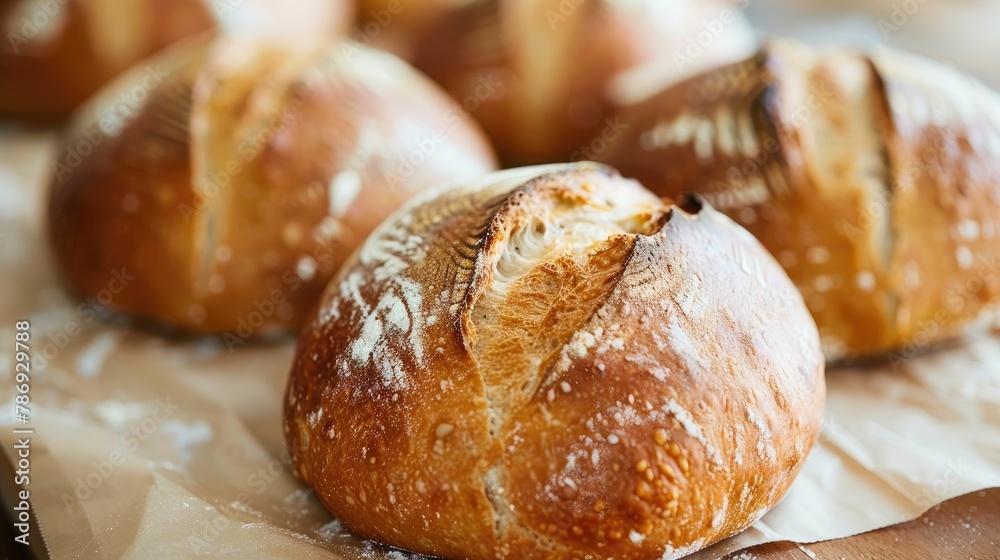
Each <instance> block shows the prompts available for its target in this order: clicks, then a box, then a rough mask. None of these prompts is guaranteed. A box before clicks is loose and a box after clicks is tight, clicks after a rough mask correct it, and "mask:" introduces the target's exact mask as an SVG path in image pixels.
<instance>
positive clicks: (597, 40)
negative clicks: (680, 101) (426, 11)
mask: <svg viewBox="0 0 1000 560" xmlns="http://www.w3.org/2000/svg"><path fill="white" fill-rule="evenodd" d="M405 4H407V3H405V2H404V5H405ZM754 47H755V38H754V34H753V32H752V30H751V29H750V27H749V26H748V24H747V23H746V21H745V20H744V19H743V16H742V13H741V9H740V5H738V4H730V3H728V2H718V1H714V0H712V1H699V2H695V1H689V0H636V1H631V2H615V1H610V0H577V1H574V2H566V1H562V0H493V1H482V2H467V3H461V4H460V5H456V6H455V7H454V8H453V9H451V10H448V11H444V12H442V13H441V14H440V15H438V16H437V17H436V18H435V19H433V20H432V21H430V22H429V23H428V24H427V25H426V26H425V27H424V28H423V30H422V33H421V34H420V35H419V36H418V37H417V39H416V44H415V46H414V48H413V53H412V57H413V58H412V60H413V63H414V65H415V66H416V67H417V68H419V69H421V70H423V71H424V72H426V73H427V74H428V75H429V76H430V77H431V78H433V79H434V80H436V81H437V82H438V83H440V84H441V85H443V86H444V88H445V89H447V90H448V91H449V92H450V93H451V94H452V95H453V96H454V97H455V99H457V100H458V101H459V102H460V103H462V104H463V106H464V107H465V108H466V109H467V110H468V111H469V112H470V113H472V114H473V115H474V116H475V117H476V119H478V120H479V122H480V123H482V125H483V127H484V128H485V129H486V132H487V133H488V134H489V136H490V138H491V140H492V141H493V143H494V145H495V146H496V148H497V152H498V153H499V155H500V158H501V161H502V162H503V163H504V165H505V166H508V167H510V166H517V165H525V164H533V163H551V162H558V161H568V160H570V159H571V158H572V157H573V155H574V153H575V152H578V151H580V150H581V148H584V147H585V143H586V142H588V141H589V136H590V135H591V134H593V133H594V132H595V131H597V130H600V129H601V128H602V127H608V126H613V123H609V122H608V120H607V119H608V118H609V117H610V116H611V110H612V107H613V102H612V99H611V97H610V96H609V92H608V89H609V87H610V86H611V83H612V80H613V78H615V77H617V76H619V75H620V74H622V73H624V72H627V71H638V70H639V69H646V71H645V72H642V73H641V78H639V79H638V80H639V81H643V82H649V83H652V82H655V83H662V82H663V81H664V80H670V79H672V78H676V77H677V76H679V75H682V74H684V73H686V72H691V71H693V69H695V68H703V69H704V68H710V67H712V66H714V65H717V64H721V63H723V62H730V61H734V60H738V59H740V58H743V57H745V56H746V55H748V54H750V53H751V52H752V50H753V48H754ZM578 159H583V158H582V157H578Z"/></svg>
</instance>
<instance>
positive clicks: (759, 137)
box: [599, 41, 1000, 358]
mask: <svg viewBox="0 0 1000 560" xmlns="http://www.w3.org/2000/svg"><path fill="white" fill-rule="evenodd" d="M623 120H624V121H625V122H626V123H627V124H628V125H629V128H628V129H627V130H626V132H625V134H624V136H623V138H622V139H621V141H619V142H618V143H617V144H615V145H614V146H613V147H612V149H610V150H609V151H608V152H607V153H605V154H602V155H601V156H600V157H599V159H600V160H601V161H603V162H606V163H608V164H610V165H613V166H615V167H617V168H618V169H619V170H620V171H621V172H622V173H623V174H624V175H625V176H628V177H635V178H638V179H639V180H640V181H642V182H643V184H645V185H646V186H647V187H649V188H650V189H652V190H653V191H655V192H657V193H659V194H661V195H665V196H676V195H677V194H679V193H681V192H686V191H694V192H698V193H702V194H703V195H704V196H705V197H706V198H707V199H708V200H709V201H710V202H711V203H712V204H713V205H714V206H715V207H717V208H719V209H720V210H722V211H724V212H726V213H727V214H729V215H730V216H732V217H733V218H734V219H735V220H737V221H738V222H739V223H741V224H742V225H743V226H745V227H746V228H747V229H748V230H750V231H751V232H752V233H753V234H754V235H755V236H757V238H758V239H760V240H761V242H762V243H763V244H764V246H765V247H767V248H768V249H769V250H770V251H771V252H772V253H773V254H774V255H775V256H776V257H777V258H778V260H779V262H781V263H782V265H784V267H785V269H786V270H787V271H788V273H789V275H790V276H791V278H792V280H793V281H795V283H796V285H797V286H798V288H799V289H800V290H801V291H802V294H803V296H804V297H805V301H806V303H807V304H808V305H809V308H810V310H811V311H812V314H813V316H814V317H815V319H816V322H817V324H818V325H819V328H820V333H821V336H822V338H823V342H824V347H825V349H826V352H827V354H828V356H830V357H832V358H836V357H845V356H865V355H870V354H874V353H879V352H884V351H887V350H891V349H894V348H898V347H901V346H903V345H904V344H917V345H918V346H919V347H927V346H929V345H932V344H934V343H936V342H939V341H942V340H946V339H948V338H950V337H953V336H955V335H957V334H959V333H961V332H963V331H964V330H966V329H968V328H972V327H975V326H976V325H977V324H980V323H983V322H992V321H993V319H994V314H995V309H996V304H997V303H998V300H1000V279H998V277H997V275H996V274H995V268H996V266H997V265H996V259H997V258H998V257H1000V219H998V216H1000V191H998V190H997V188H996V185H997V184H998V183H1000V96H998V94H997V93H996V92H994V91H992V90H989V89H988V88H987V87H985V86H983V85H982V84H981V83H979V82H977V81H976V80H974V79H971V78H969V77H967V76H965V75H963V74H962V73H960V72H958V71H956V70H954V69H952V68H949V67H947V66H944V65H942V64H939V63H935V62H932V61H929V60H926V59H923V58H921V57H917V56H914V55H908V54H905V53H902V52H898V51H893V50H889V49H880V50H877V51H875V52H874V53H873V54H871V55H865V54H861V53H860V52H855V51H852V50H845V49H826V50H816V49H813V48H811V47H807V46H804V45H801V44H798V43H793V42H778V41H773V42H769V43H767V44H766V45H765V46H764V47H763V49H762V50H761V51H760V52H759V53H758V54H757V55H756V56H754V57H752V58H749V59H747V60H745V61H743V62H739V63H735V64H731V65H729V66H726V67H722V68H719V69H717V70H713V71H709V72H707V73H704V74H702V75H699V76H697V77H694V78H691V79H690V80H688V81H686V82H684V83H682V84H679V85H677V86H675V87H673V88H670V89H667V90H666V91H663V92H661V93H659V94H656V95H654V96H652V97H649V98H648V99H645V100H642V101H639V102H637V103H636V104H635V105H633V106H632V107H629V108H628V109H627V110H626V113H625V115H624V116H623Z"/></svg>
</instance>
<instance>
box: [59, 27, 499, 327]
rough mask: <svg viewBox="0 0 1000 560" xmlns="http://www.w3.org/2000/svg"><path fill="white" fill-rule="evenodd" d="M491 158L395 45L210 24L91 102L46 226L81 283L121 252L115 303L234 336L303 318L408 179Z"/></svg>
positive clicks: (73, 136)
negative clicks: (218, 34)
mask: <svg viewBox="0 0 1000 560" xmlns="http://www.w3.org/2000/svg"><path fill="white" fill-rule="evenodd" d="M147 88H148V89H147ZM494 168H495V163H494V157H493V154H492V151H491V148H490V147H489V145H488V143H487V141H486V140H485V137H484V136H483V135H482V133H481V132H480V131H479V129H478V128H477V127H476V126H475V124H474V123H473V121H472V119H470V118H469V117H468V116H467V115H465V114H464V113H463V112H462V111H461V109H460V108H458V107H457V106H456V105H454V103H452V102H451V100H450V99H448V97H447V95H446V94H445V93H444V92H442V91H441V90H440V89H439V88H437V86H435V85H434V84H433V83H431V82H430V80H427V79H426V78H425V77H424V76H421V75H420V74H418V73H417V72H416V71H414V70H413V69H412V68H410V67H409V66H408V65H407V64H406V63H404V62H402V61H400V60H398V59H396V58H395V57H392V56H391V55H388V54H385V53H381V52H379V51H376V50H374V49H358V48H357V47H356V45H353V44H352V43H336V44H329V43H326V42H323V43H319V44H312V43H308V44H297V43H287V42H286V43H284V44H282V45H280V46H279V45H277V44H273V43H270V42H265V41H260V40H243V39H231V38H230V39H220V40H218V41H215V42H214V43H213V42H211V41H209V40H207V39H199V40H196V41H193V42H192V43H190V44H186V45H184V46H179V47H177V48H176V49H173V50H171V51H170V52H169V53H167V54H166V55H164V56H163V57H161V58H159V59H157V60H154V61H151V62H148V63H147V64H144V65H143V66H140V67H137V68H136V69H135V70H134V71H133V72H132V73H131V74H129V75H127V76H125V77H123V78H122V79H121V80H120V81H119V82H118V83H116V84H115V85H114V86H112V87H111V88H109V89H108V90H107V91H105V92H104V93H103V94H102V95H101V97H99V98H98V99H96V100H95V101H94V102H93V103H92V105H91V106H90V107H89V108H87V109H86V110H84V111H83V113H82V114H81V116H80V118H79V119H78V121H77V122H76V123H75V125H74V127H73V130H72V131H71V133H70V134H69V136H68V140H67V141H66V143H65V145H64V147H63V148H62V149H61V150H60V151H59V152H58V154H57V161H56V162H55V163H54V164H53V172H54V177H53V182H52V194H51V203H50V220H49V229H50V232H51V238H52V245H53V247H54V251H55V256H56V261H57V263H58V265H59V267H60V268H61V271H62V274H63V277H64V278H65V279H66V281H67V283H68V284H69V286H70V287H71V288H72V289H73V290H74V291H76V292H77V293H79V294H81V295H83V296H90V295H93V294H95V293H97V292H99V291H100V290H102V289H105V288H106V287H107V284H108V282H109V280H110V278H111V277H110V275H111V274H112V273H113V271H117V270H122V269H124V270H127V271H129V274H130V275H133V276H134V277H135V279H134V280H132V281H131V283H130V284H129V285H128V286H127V288H126V289H124V290H123V291H122V292H121V293H120V294H117V295H116V296H115V297H114V300H113V302H112V304H111V305H112V307H114V308H117V309H119V310H122V311H125V312H128V313H133V314H136V315H140V316H143V317H147V318H152V319H154V320H157V321H160V322H164V323H168V324H173V325H177V326H180V327H183V328H186V329H189V330H191V331H195V332H204V333H228V336H227V339H228V341H230V342H232V341H237V342H238V341H242V340H244V339H246V338H248V337H249V336H252V335H254V334H264V333H267V332H272V331H281V330H284V329H286V328H288V327H297V326H298V325H300V324H301V323H302V322H303V320H304V318H305V317H306V316H307V313H308V311H309V309H310V307H311V306H312V305H313V304H314V303H315V300H316V298H317V296H318V295H319V293H320V292H321V291H322V288H323V286H325V285H326V282H327V281H328V280H329V279H330V277H331V276H332V275H333V273H334V271H335V270H336V269H337V267H338V266H339V265H340V263H341V262H342V261H343V260H344V259H345V258H346V257H347V256H348V255H349V254H350V253H351V251H352V250H353V249H354V248H355V247H356V246H357V245H358V244H360V243H361V241H363V240H364V238H365V237H366V236H367V235H368V233H369V232H370V231H371V230H372V229H373V228H374V227H375V226H376V225H377V224H378V223H379V222H380V221H382V219H383V218H384V217H385V216H387V215H389V214H390V213H391V212H392V211H393V210H395V209H396V208H397V207H398V206H399V205H400V204H401V203H402V202H403V201H405V200H406V199H408V198H410V197H411V196H412V195H413V194H415V193H417V192H420V191H422V190H423V189H426V188H428V187H430V186H432V185H435V184H437V183H440V182H442V181H445V180H450V179H456V178H459V179H461V178H472V177H478V176H480V175H482V174H484V173H487V172H489V171H491V170H492V169H494ZM234 337H235V338H234Z"/></svg>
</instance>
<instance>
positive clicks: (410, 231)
mask: <svg viewBox="0 0 1000 560" xmlns="http://www.w3.org/2000/svg"><path fill="white" fill-rule="evenodd" d="M317 313H318V314H317V316H316V317H315V318H314V320H313V321H311V323H310V324H309V325H308V326H307V328H306V329H305V330H304V331H303V333H302V334H301V335H300V339H299V345H298V349H297V352H296V358H295V362H294V364H293V366H292V373H291V379H290V381H289V385H288V390H287V397H286V403H285V438H286V441H287V444H288V447H289V449H290V451H291V457H292V462H293V465H294V467H295V470H296V472H297V474H298V475H299V476H300V477H301V478H302V479H303V480H304V481H305V482H306V483H308V484H309V485H310V486H312V487H313V488H314V489H315V491H316V493H317V495H318V496H319V497H320V499H321V500H322V501H323V502H324V503H325V504H326V505H327V507H328V508H329V509H330V511H331V512H333V514H334V515H335V516H336V517H337V518H338V519H340V520H342V521H344V522H345V523H346V524H347V525H348V526H349V527H350V528H351V529H353V530H354V531H356V532H358V533H359V534H361V535H364V536H367V537H370V538H374V539H378V540H381V541H383V542H386V543H389V544H392V545H395V546H399V547H403V548H406V549H409V550H413V551H417V552H421V553H427V554H434V555H439V556H444V557H446V558H472V559H494V558H510V559H523V558H565V559H570V558H610V557H614V558H623V559H627V558H676V557H678V556H681V555H683V554H685V553H688V552H691V551H694V550H696V549H699V548H702V547H704V546H707V545H709V544H710V543H712V542H714V541H717V540H719V539H721V538H724V537H726V536H728V535H732V534H734V533H736V532H737V531H740V530H742V529H744V528H746V527H747V526H748V525H750V524H751V523H753V522H754V521H755V520H757V519H758V518H759V517H760V516H761V515H763V514H764V512H766V511H767V510H768V508H770V507H771V506H773V505H774V504H775V503H777V501H778V500H779V499H781V496H782V495H783V494H784V493H785V491H786V490H787V489H788V487H789V485H790V484H791V482H792V479H793V478H794V477H795V474H796V473H797V472H798V470H799V468H800V467H801V465H802V462H803V461H804V459H805V457H806V454H807V453H808V451H809V448H810V446H811V445H812V444H813V442H814V441H815V439H816V436H817V431H818V429H819V425H820V417H821V412H822V408H823V399H824V394H825V390H824V382H823V357H822V354H821V352H820V346H819V338H818V335H817V333H816V328H815V325H814V323H813V322H812V319H811V318H810V317H809V314H808V311H807V310H806V308H805V306H804V305H803V303H802V300H801V297H800V295H799V294H798V292H796V290H795V288H794V286H793V285H792V283H791V282H790V281H789V280H788V277H787V276H786V275H785V274H784V272H783V271H782V270H781V268H780V267H779V266H778V265H777V263H775V262H774V260H773V259H772V258H771V256H770V255H768V254H767V252H766V251H765V250H764V249H763V248H762V247H761V246H760V245H759V244H758V242H757V241H756V240H754V239H753V237H751V236H750V235H749V234H747V233H746V232H745V231H744V230H742V229H741V228H739V227H737V226H736V225H734V224H733V223H732V222H731V221H730V220H729V219H728V218H726V217H725V216H723V215H722V214H719V213H717V212H716V211H714V210H712V209H711V208H710V207H708V206H704V207H702V206H700V205H699V204H698V203H697V202H696V201H692V202H691V203H690V204H686V205H684V206H683V207H680V206H676V205H672V204H665V203H663V202H661V201H659V200H658V199H657V198H656V197H655V196H653V195H652V194H651V193H649V192H648V191H646V190H645V189H643V188H642V187H641V186H639V185H638V184H637V183H635V182H633V181H630V180H625V179H622V178H621V177H620V176H618V175H617V173H615V172H613V171H612V170H611V169H610V168H604V167H599V166H595V165H594V164H589V163H584V164H573V165H564V166H550V167H546V168H524V169H516V170H510V171H505V172H501V173H499V174H494V175H491V176H488V177H487V178H486V179H484V180H480V181H477V182H473V183H467V184H465V185H463V186H457V187H455V188H454V189H452V190H447V191H444V192H440V193H428V194H425V195H422V196H421V198H420V199H419V200H417V201H414V202H412V203H410V204H408V205H407V206H406V207H405V209H403V210H401V211H400V212H398V213H397V214H395V215H394V216H393V217H391V218H390V219H388V220H387V221H386V222H384V223H383V224H382V225H381V226H379V228H378V229H377V230H376V231H375V232H374V233H373V234H372V235H371V236H370V237H369V238H368V240H367V241H366V242H365V244H364V246H363V247H362V249H361V250H360V251H359V253H358V254H356V256H355V257H354V258H353V259H352V261H351V263H350V265H346V266H345V267H344V268H343V269H342V270H341V272H340V273H339V275H338V276H337V278H336V279H335V280H334V281H333V282H331V284H330V286H329V287H328V288H327V291H326V292H325V294H324V297H323V300H322V303H321V304H320V306H319V309H318V312H317Z"/></svg>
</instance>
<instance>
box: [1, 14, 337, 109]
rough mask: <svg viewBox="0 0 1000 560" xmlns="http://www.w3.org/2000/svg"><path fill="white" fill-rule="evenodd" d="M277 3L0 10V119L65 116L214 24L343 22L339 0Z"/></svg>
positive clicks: (331, 27)
mask: <svg viewBox="0 0 1000 560" xmlns="http://www.w3.org/2000/svg"><path fill="white" fill-rule="evenodd" d="M278 1H279V0H240V1H239V2H217V1H212V0H128V1H126V2H123V1H121V0H5V1H3V2H0V27H2V28H3V29H4V38H5V40H4V41H2V42H0V114H5V115H17V116H22V117H42V118H48V117H62V116H66V115H68V114H69V113H70V112H71V111H72V110H73V109H74V108H76V107H77V105H79V104H80V103H81V102H82V101H84V100H85V99H87V98H88V97H90V95H91V94H93V93H94V92H95V91H97V90H98V88H100V87H101V86H102V85H104V84H105V83H107V82H108V81H109V80H110V79H112V78H113V77H115V76H116V75H118V74H119V73H120V72H122V71H124V70H126V69H128V68H129V67H130V66H132V65H133V64H135V63H137V62H139V61H140V60H143V59H145V58H147V57H148V56H150V55H152V54H154V53H156V52H159V51H160V50H162V49H163V48H165V47H167V46H169V45H171V44H173V43H175V42H177V41H178V40H180V39H183V38H185V37H189V36H192V35H195V34H197V33H200V32H202V31H204V30H207V29H209V28H210V27H213V26H214V25H216V22H217V21H221V23H222V24H223V25H224V26H225V27H227V28H231V29H245V28H248V27H265V26H275V27H280V25H279V24H277V23H276V22H275V20H276V19H283V20H286V21H285V22H283V23H291V24H293V25H298V24H297V23H295V22H296V20H305V17H304V16H305V13H306V12H308V19H309V21H310V22H312V24H310V25H311V27H312V28H314V29H317V30H321V29H322V30H323V31H324V32H326V33H328V34H333V33H341V32H343V31H344V30H345V28H346V27H347V23H348V22H349V18H350V13H351V12H350V8H349V5H348V3H347V0H280V3H281V5H280V6H279V5H278ZM213 8H214V12H213ZM261 14H270V15H269V16H263V15H261ZM278 14H280V15H281V16H282V17H281V18H276V17H273V16H275V15H278ZM289 14H299V15H298V16H294V15H289ZM264 19H266V20H267V22H266V23H262V22H261V21H260V20H264ZM298 27H300V28H301V27H302V25H298Z"/></svg>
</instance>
